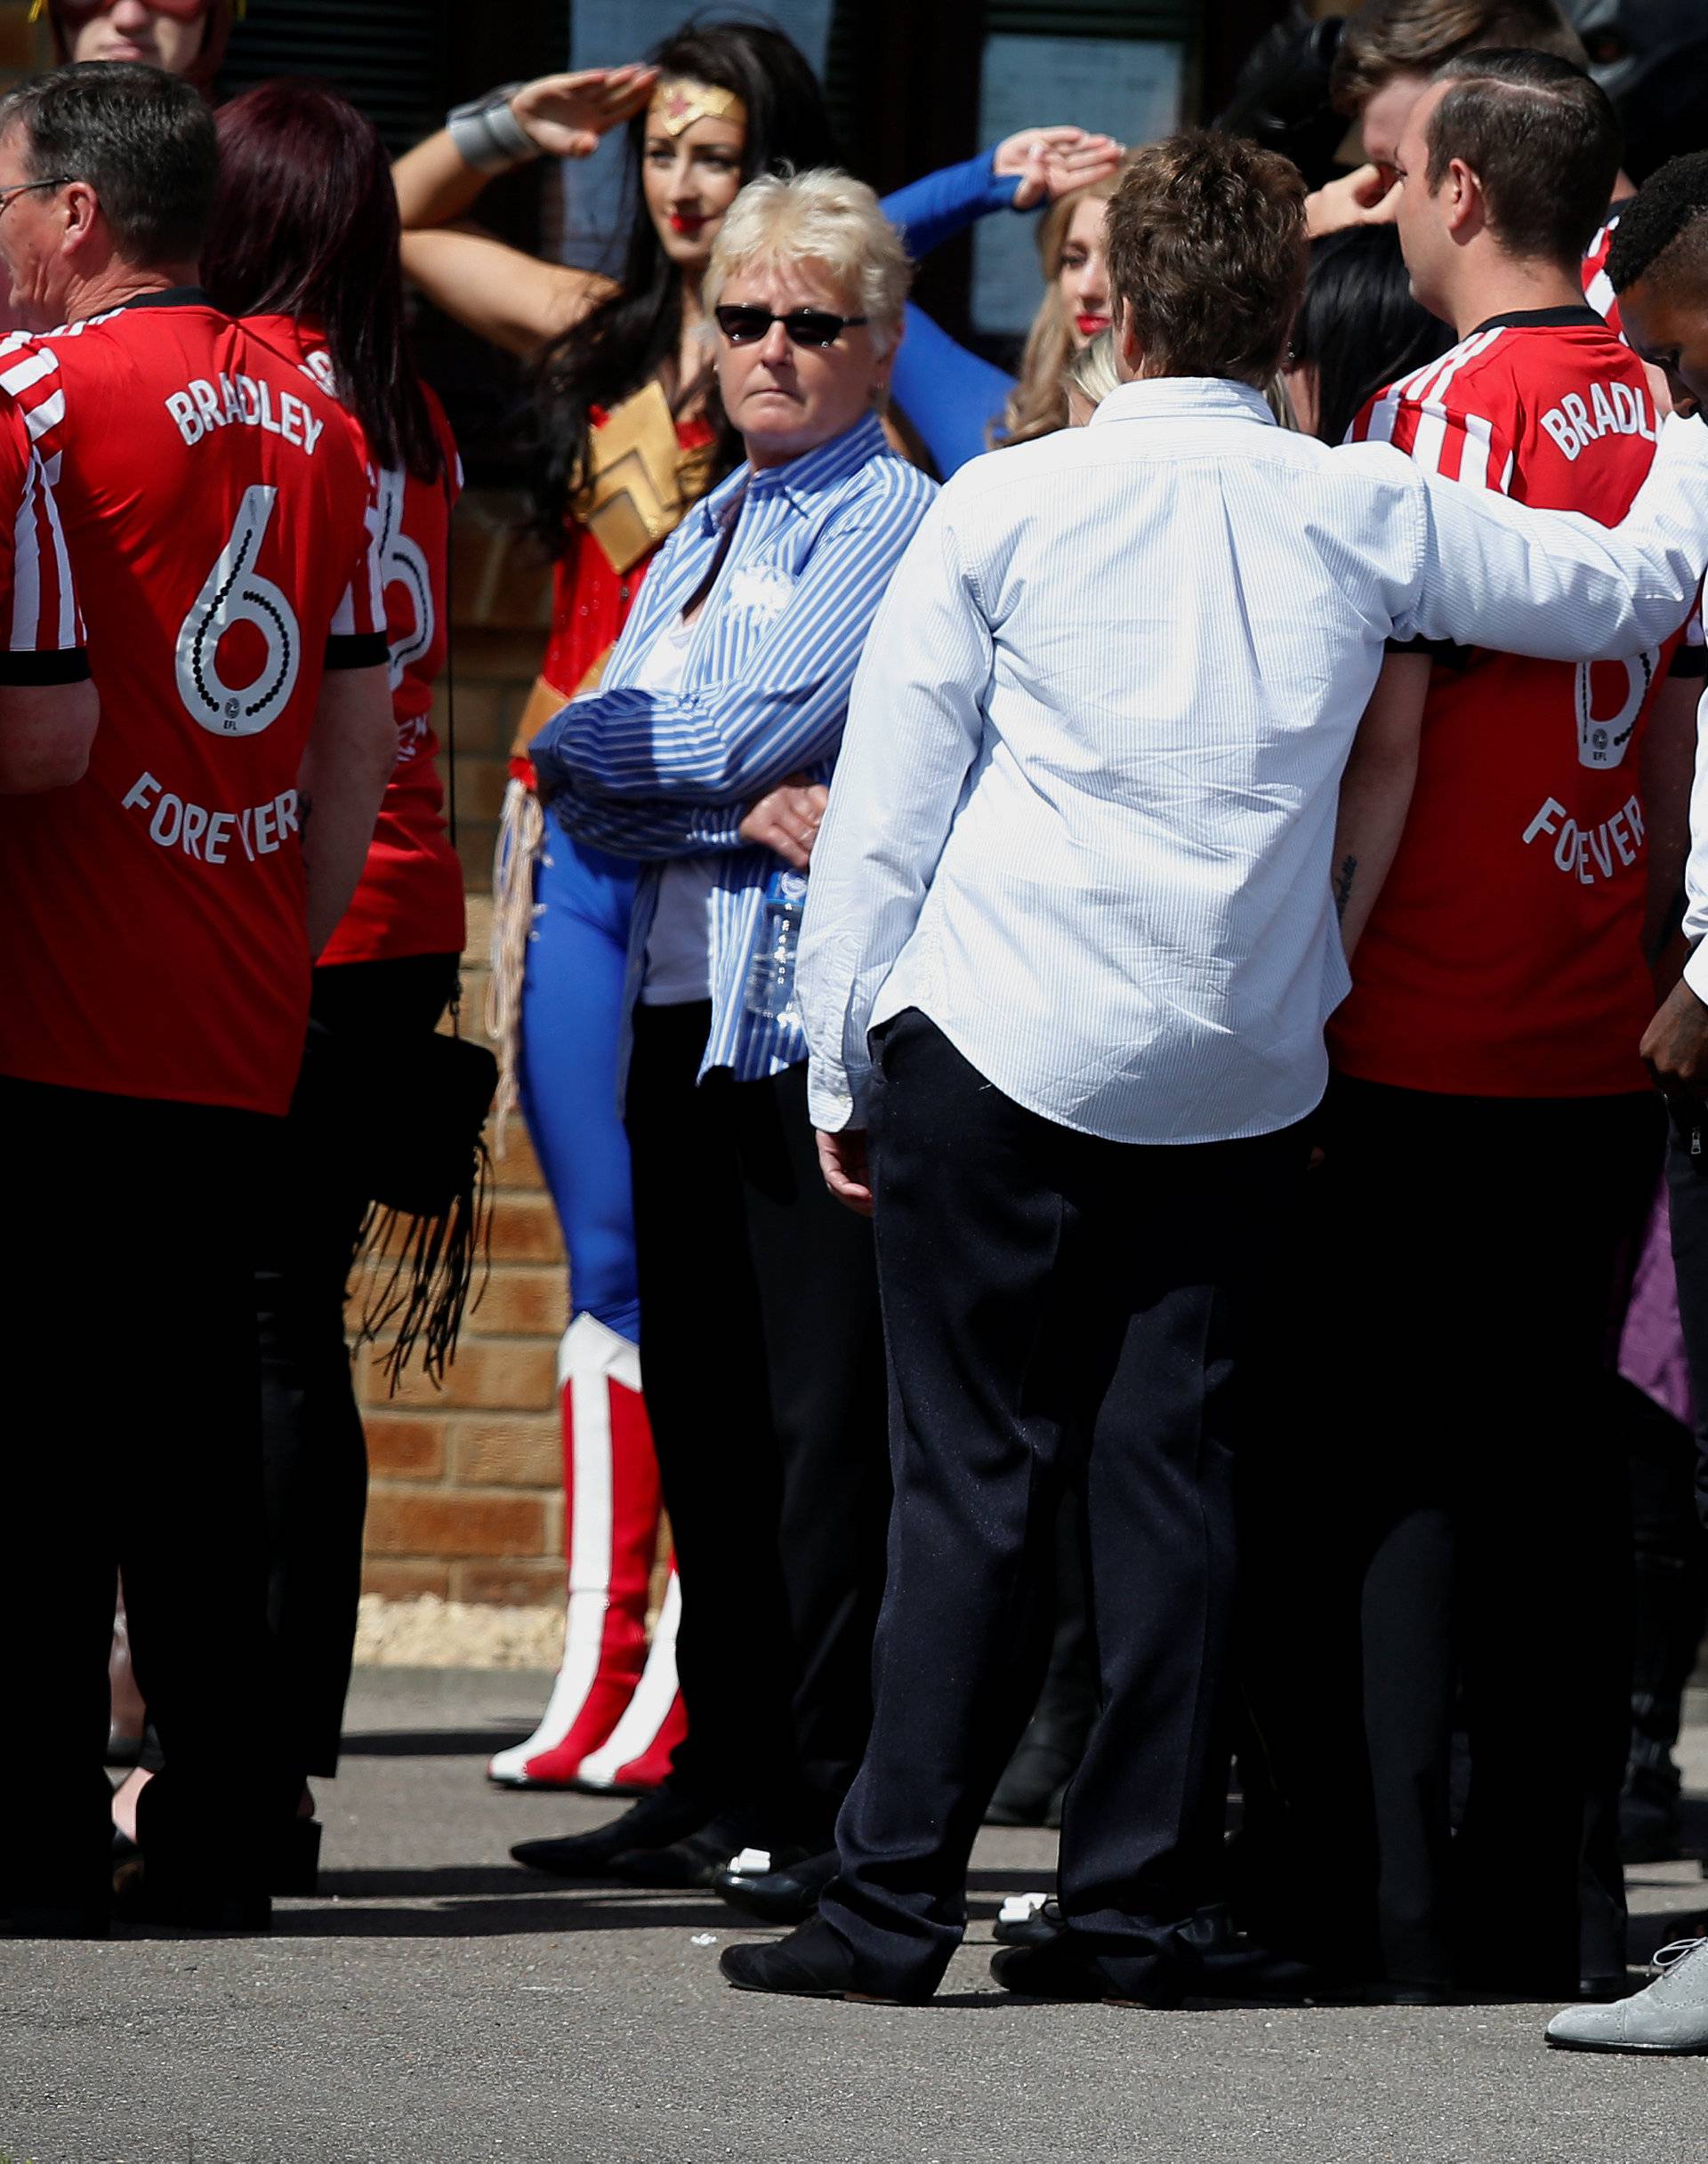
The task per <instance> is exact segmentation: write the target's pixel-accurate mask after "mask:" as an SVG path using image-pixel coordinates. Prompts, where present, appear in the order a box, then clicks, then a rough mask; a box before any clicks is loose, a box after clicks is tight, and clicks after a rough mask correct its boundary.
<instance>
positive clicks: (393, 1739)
mask: <svg viewBox="0 0 1708 2164" xmlns="http://www.w3.org/2000/svg"><path fill="white" fill-rule="evenodd" d="M518 1741H520V1739H519V1738H518V1736H517V1734H516V1723H515V1722H514V1721H493V1722H491V1723H490V1724H489V1725H488V1726H487V1727H485V1728H375V1729H370V1730H369V1731H368V1732H367V1734H355V1735H347V1736H346V1737H345V1738H344V1740H343V1744H342V1750H343V1754H344V1756H345V1757H346V1758H491V1756H492V1754H493V1752H494V1751H495V1750H503V1749H504V1745H505V1744H506V1743H507V1742H509V1743H513V1742H518Z"/></svg>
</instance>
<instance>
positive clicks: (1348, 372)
mask: <svg viewBox="0 0 1708 2164" xmlns="http://www.w3.org/2000/svg"><path fill="white" fill-rule="evenodd" d="M1453 342H1454V334H1453V332H1452V331H1451V330H1450V329H1449V328H1448V327H1447V326H1446V324H1445V323H1442V322H1440V321H1438V319H1437V318H1435V317H1434V316H1432V315H1430V312H1429V310H1427V309H1426V308H1423V307H1421V306H1420V305H1419V303H1418V302H1415V301H1414V300H1413V298H1412V285H1411V280H1410V278H1408V277H1407V276H1406V264H1405V260H1404V258H1403V257H1402V256H1401V254H1400V253H1399V235H1398V233H1397V232H1396V231H1395V230H1394V229H1393V227H1392V226H1390V225H1375V226H1352V227H1349V228H1348V229H1346V230H1345V231H1344V232H1341V233H1331V234H1329V235H1328V236H1327V237H1326V238H1325V239H1323V240H1318V241H1316V242H1313V244H1312V245H1311V251H1310V275H1309V278H1307V280H1306V283H1305V297H1304V301H1303V302H1302V303H1301V307H1300V310H1299V313H1298V315H1297V317H1296V318H1294V321H1293V360H1294V361H1295V362H1297V363H1299V364H1301V365H1306V366H1310V367H1312V368H1314V369H1315V370H1316V371H1317V436H1318V437H1319V438H1321V439H1322V441H1323V442H1324V443H1341V442H1343V441H1344V440H1345V438H1346V431H1347V430H1348V429H1349V428H1350V427H1351V425H1352V423H1353V422H1355V421H1356V420H1357V419H1358V414H1359V413H1360V412H1361V411H1362V409H1363V407H1364V405H1365V402H1366V399H1368V398H1372V397H1373V396H1374V394H1375V392H1377V391H1378V390H1382V387H1383V385H1384V384H1387V383H1392V382H1397V381H1398V378H1399V377H1400V376H1402V375H1408V374H1410V373H1411V371H1412V370H1413V369H1414V368H1422V366H1424V365H1425V363H1426V362H1429V361H1432V360H1435V359H1437V358H1439V356H1440V355H1442V354H1443V353H1445V352H1446V350H1447V348H1448V347H1449V346H1450V345H1452V343H1453Z"/></svg>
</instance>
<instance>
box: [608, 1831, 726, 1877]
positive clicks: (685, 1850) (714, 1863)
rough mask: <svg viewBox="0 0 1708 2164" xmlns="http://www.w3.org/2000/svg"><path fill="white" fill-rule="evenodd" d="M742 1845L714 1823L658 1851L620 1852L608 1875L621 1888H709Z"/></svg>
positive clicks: (635, 1850) (637, 1850)
mask: <svg viewBox="0 0 1708 2164" xmlns="http://www.w3.org/2000/svg"><path fill="white" fill-rule="evenodd" d="M741 1845H742V1842H741V1836H740V1834H739V1833H738V1832H737V1831H734V1830H731V1829H730V1828H729V1826H727V1825H720V1824H719V1823H718V1822H716V1821H715V1820H714V1821H713V1822H712V1824H710V1825H709V1826H701V1827H700V1828H698V1829H697V1830H696V1831H695V1832H693V1833H685V1834H684V1835H683V1836H682V1838H681V1840H680V1841H667V1842H666V1843H665V1845H664V1846H663V1847H660V1848H624V1849H619V1850H618V1852H617V1854H616V1855H614V1856H613V1857H612V1858H611V1860H610V1862H609V1864H608V1866H607V1875H608V1877H610V1878H617V1879H620V1880H621V1881H622V1883H623V1884H624V1886H678V1887H682V1886H710V1885H711V1883H712V1881H713V1878H714V1877H715V1876H716V1874H717V1873H718V1872H719V1871H720V1870H721V1869H722V1868H723V1866H724V1865H725V1864H726V1863H727V1862H729V1859H730V1857H731V1856H732V1855H734V1854H735V1853H736V1851H737V1849H738V1848H739V1847H740V1846H741Z"/></svg>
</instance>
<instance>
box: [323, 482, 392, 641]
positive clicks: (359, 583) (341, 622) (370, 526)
mask: <svg viewBox="0 0 1708 2164" xmlns="http://www.w3.org/2000/svg"><path fill="white" fill-rule="evenodd" d="M352 447H353V446H352ZM364 472H365V479H366V482H367V510H366V511H365V512H364V514H363V520H362V529H361V539H360V543H359V546H358V548H357V551H356V554H355V557H354V559H353V560H352V562H351V564H350V583H349V585H348V586H347V587H346V588H345V589H344V598H343V599H342V601H340V602H339V604H338V608H337V613H336V614H335V615H334V617H333V619H332V632H331V635H330V637H329V638H328V639H327V640H326V666H327V668H328V669H368V668H375V667H381V668H383V667H384V666H385V664H387V663H388V662H389V661H390V659H391V648H390V646H389V645H388V643H387V640H386V629H385V567H384V564H383V546H384V537H385V519H384V515H383V511H382V509H381V505H380V477H379V473H378V471H376V469H375V466H374V465H373V463H372V462H371V461H369V462H367V463H365V468H364Z"/></svg>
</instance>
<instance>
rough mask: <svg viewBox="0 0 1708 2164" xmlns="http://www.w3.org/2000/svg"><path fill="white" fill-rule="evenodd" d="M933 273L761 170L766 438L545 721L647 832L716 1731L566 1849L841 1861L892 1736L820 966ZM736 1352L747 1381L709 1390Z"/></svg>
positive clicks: (601, 795)
mask: <svg viewBox="0 0 1708 2164" xmlns="http://www.w3.org/2000/svg"><path fill="white" fill-rule="evenodd" d="M909 275H910V266H909V263H908V261H907V257H906V252H905V250H904V248H903V245H902V241H901V237H900V236H899V235H898V233H897V231H896V229H895V228H894V227H893V226H892V225H891V224H890V222H889V221H888V220H887V219H886V218H885V217H884V215H883V213H882V209H881V208H880V206H879V204H878V201H877V198H876V197H874V195H873V193H872V191H871V189H869V188H866V186H865V185H864V184H863V183H862V182H860V181H854V180H850V178H849V176H848V175H847V174H846V173H835V172H828V171H818V172H808V173H798V174H795V175H793V176H790V177H764V178H760V179H756V180H753V181H750V182H749V183H748V184H747V186H746V187H745V189H743V190H742V191H741V193H740V194H739V195H738V196H737V197H736V199H735V201H734V203H733V204H732V205H731V206H730V207H729V210H728V211H727V212H726V213H724V217H723V221H722V225H721V230H720V232H719V234H718V237H717V239H716V241H715V242H714V244H713V248H712V252H711V257H710V261H709V263H708V266H707V269H706V275H705V306H706V311H707V315H708V317H709V318H710V321H711V323H712V325H713V326H714V328H713V339H714V345H713V354H714V361H715V366H716V369H717V377H718V390H719V393H720V400H721V409H722V411H723V413H724V414H726V415H727V416H728V419H729V423H730V425H731V426H732V427H733V428H734V429H735V430H737V432H738V434H739V436H740V439H741V443H742V446H743V449H744V451H745V459H744V461H743V463H741V464H740V465H738V466H737V468H736V470H735V471H733V472H732V473H730V474H729V476H728V478H727V479H724V480H723V481H721V482H720V483H719V485H718V486H717V487H715V488H713V490H712V491H711V493H710V494H709V495H706V496H705V498H704V500H703V501H702V502H701V503H698V504H697V506H696V507H695V508H694V510H693V511H691V512H690V514H689V516H688V517H687V518H685V519H683V520H682V521H681V523H680V524H679V525H678V526H677V527H676V529H675V531H674V532H673V534H672V535H671V536H670V538H669V539H668V540H667V541H666V542H665V544H664V546H663V548H662V549H660V551H658V554H657V559H656V561H655V562H654V564H653V566H652V568H651V570H650V571H649V574H648V575H647V581H646V583H645V585H644V586H643V587H642V589H641V594H640V597H639V599H638V601H637V603H636V606H635V607H634V609H633V611H632V614H631V615H630V616H629V618H628V621H627V623H625V625H624V630H623V632H622V635H621V637H620V638H619V639H618V640H617V642H616V649H615V651H614V652H613V654H612V656H611V658H610V662H609V664H608V667H607V668H606V671H605V672H604V676H603V678H602V680H601V681H600V686H599V688H598V689H597V690H593V691H589V692H588V693H586V694H584V696H581V697H579V698H577V699H575V700H573V701H571V703H570V704H568V705H567V706H566V707H564V709H563V710H562V712H560V713H559V714H558V715H557V716H556V718H555V719H554V720H552V721H551V722H549V723H548V724H547V725H546V727H545V728H544V731H543V732H542V734H541V735H540V736H536V738H535V739H534V742H533V744H532V747H531V750H532V756H533V760H534V764H535V768H536V773H537V775H538V777H539V784H540V787H541V790H542V792H543V794H544V799H545V803H546V808H547V815H548V817H549V818H550V819H551V820H552V825H553V839H552V847H553V848H554V849H555V848H556V847H557V840H556V836H557V833H559V832H564V833H567V834H568V836H572V837H573V838H574V839H575V840H576V841H577V842H578V843H581V844H583V845H591V846H592V847H593V848H596V849H608V850H611V851H613V852H616V853H619V854H621V855H623V856H624V857H630V858H632V859H635V860H638V861H639V864H640V866H641V872H640V878H639V881H638V884H637V890H636V895H635V905H634V912H633V918H632V929H631V932H630V937H629V943H628V969H627V977H626V984H627V989H626V991H625V994H624V1014H623V1031H624V1039H625V1042H624V1049H623V1066H624V1070H625V1074H626V1081H625V1085H624V1087H625V1092H626V1095H625V1104H626V1124H627V1131H628V1139H629V1146H630V1150H631V1155H632V1177H633V1196H634V1223H635V1235H636V1254H637V1261H638V1281H639V1286H640V1293H641V1301H640V1306H641V1362H642V1365H643V1367H644V1369H645V1372H646V1374H647V1378H648V1396H649V1405H650V1409H651V1413H652V1423H653V1435H654V1439H655V1442H656V1444H657V1453H658V1465H659V1469H660V1472H661V1473H662V1475H663V1480H664V1495H665V1507H666V1508H667V1509H668V1511H669V1513H670V1519H671V1525H672V1530H673V1533H674V1536H675V1541H676V1549H677V1559H678V1566H679V1569H680V1572H681V1585H682V1606H681V1627H680V1637H679V1639H678V1644H677V1654H678V1663H679V1669H680V1674H681V1687H682V1693H683V1697H684V1699H685V1701H686V1702H687V1708H688V1717H689V1718H688V1735H687V1739H686V1741H685V1742H681V1743H680V1744H679V1745H678V1746H677V1748H676V1750H675V1752H674V1755H673V1763H672V1769H671V1773H670V1776H669V1779H668V1780H667V1781H666V1782H665V1784H664V1786H663V1787H662V1788H660V1789H658V1790H655V1791H654V1792H653V1793H652V1794H650V1795H649V1796H646V1797H643V1798H641V1801H640V1802H639V1803H637V1804H636V1805H634V1806H632V1809H630V1810H629V1811H628V1812H627V1813H625V1814H624V1816H623V1817H622V1818H621V1819H618V1820H616V1821H615V1822H612V1823H610V1824H608V1825H607V1826H603V1827H600V1828H599V1829H597V1830H595V1831H593V1832H590V1833H582V1834H578V1835H571V1836H568V1837H567V1838H562V1839H559V1840H546V1841H530V1842H523V1843H521V1844H520V1845H519V1846H518V1847H517V1848H516V1849H515V1850H514V1851H513V1852H512V1853H513V1854H515V1855H516V1856H517V1858H518V1860H519V1861H520V1862H524V1863H527V1864H529V1865H531V1866H532V1867H533V1868H535V1869H536V1870H547V1871H552V1872H558V1873H561V1874H566V1875H571V1876H583V1875H585V1874H587V1873H589V1872H593V1873H608V1874H609V1875H610V1876H613V1877H616V1878H621V1879H623V1880H625V1881H626V1882H627V1883H629V1884H632V1885H647V1886H705V1885H709V1884H711V1883H712V1881H713V1874H714V1873H715V1872H716V1871H717V1870H718V1869H719V1868H720V1867H721V1866H722V1865H724V1864H726V1863H727V1862H729V1859H730V1858H731V1857H732V1856H735V1855H737V1854H738V1853H741V1854H745V1853H746V1852H748V1851H752V1850H763V1851H765V1852H766V1853H767V1854H769V1856H770V1857H771V1858H772V1859H773V1860H774V1861H775V1862H777V1863H778V1864H779V1865H781V1864H786V1863H788V1862H791V1861H792V1860H795V1859H799V1858H802V1857H805V1856H807V1855H810V1854H820V1853H822V1852H823V1851H824V1850H825V1849H826V1847H827V1846H828V1845H829V1842H830V1837H831V1828H832V1826H833V1824H834V1819H835V1814H836V1810H837V1808H838V1806H839V1805H840V1803H841V1801H842V1794H843V1792H844V1790H846V1788H847V1785H848V1782H850V1779H851V1778H852V1776H853V1772H854V1768H855V1766H857V1765H858V1762H859V1758H860V1755H861V1752H862V1750H863V1749H864V1745H865V1739H866V1727H867V1725H868V1723H869V1720H870V1717H871V1699H870V1672H871V1653H872V1629H873V1626H874V1621H875V1618H876V1613H877V1604H878V1599H879V1597H880V1594H881V1592H882V1583H883V1540H884V1528H885V1524H886V1520H887V1515H888V1504H889V1458H888V1452H887V1446H886V1442H885V1420H884V1381H883V1364H882V1331H881V1328H880V1323H879V1317H878V1307H877V1279H876V1272H875V1267H874V1259H873V1251H872V1243H871V1227H869V1226H868V1225H867V1224H866V1223H865V1222H864V1221H863V1220H862V1219H859V1218H857V1217H854V1216H852V1215H850V1213H849V1212H847V1211H843V1210H842V1208H841V1207H840V1205H839V1204H838V1203H836V1202H835V1201H834V1199H833V1197H832V1196H831V1195H830V1194H829V1192H828V1190H827V1189H826V1186H825V1183H824V1180H823V1179H822V1178H821V1177H820V1174H819V1170H818V1163H817V1160H816V1156H815V1149H814V1138H813V1131H812V1126H811V1122H810V1120H809V1119H808V1116H807V1064H806V1063H807V1045H806V1038H805V1035H804V1034H803V1033H802V1024H801V1017H800V1012H799V1009H798V1007H797V1006H796V1003H795V1001H794V990H793V972H794V942H795V938H796V936H797V933H798V929H799V924H800V916H801V911H802V906H803V903H804V897H805V894H806V890H807V884H808V880H807V876H806V874H807V873H808V869H809V866H810V857H811V852H812V846H813V842H814V840H815V838H816V835H817V832H818V817H819V814H820V812H821V811H822V808H823V805H824V802H825V795H826V784H828V782H829V779H830V775H831V770H832V768H833V766H834V761H835V759H836V754H837V751H838V748H839V746H840V744H841V740H842V725H843V722H844V720H845V719H846V717H847V712H848V699H849V693H850V688H851V686H852V683H853V678H854V670H855V666H856V664H857V663H858V660H859V657H860V652H861V649H862V648H863V647H864V645H865V643H866V634H867V632H868V631H869V630H870V627H871V623H872V619H873V616H874V613H875V611H876V608H877V606H878V602H879V600H880V599H881V598H882V593H883V591H884V588H885V587H886V586H887V584H888V583H889V581H890V574H891V573H892V571H893V570H894V568H895V567H896V564H897V563H898V560H899V559H900V556H901V553H902V551H903V550H904V549H905V548H906V544H907V543H908V541H909V540H910V539H911V538H912V535H913V534H914V529H915V527H917V526H918V524H919V522H920V519H922V517H923V516H924V513H925V511H926V508H927V506H928V505H929V503H930V502H931V497H932V495H933V494H934V487H933V484H932V483H931V481H930V480H929V479H927V478H926V476H925V475H924V474H923V473H922V472H920V471H919V470H918V469H917V468H916V467H914V466H913V465H910V464H909V463H907V462H906V460H904V459H902V458H899V457H898V456H897V455H896V454H895V453H894V452H893V451H892V450H891V449H890V446H889V444H888V442H887V440H886V438H885V436H884V432H883V428H882V421H881V418H880V415H881V414H882V407H883V405H884V403H885V399H886V397H887V394H888V390H889V384H890V370H891V366H892V364H893V362H894V358H895V355H896V350H897V345H898V340H899V339H900V336H901V328H902V310H903V307H904V303H905V301H906V291H907V284H908V278H909ZM708 1377H721V1378H726V1379H729V1381H730V1384H731V1387H730V1388H729V1389H728V1390H727V1391H725V1392H721V1393H720V1392H714V1391H710V1390H708V1389H707V1388H706V1381H707V1378H708Z"/></svg>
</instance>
